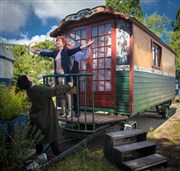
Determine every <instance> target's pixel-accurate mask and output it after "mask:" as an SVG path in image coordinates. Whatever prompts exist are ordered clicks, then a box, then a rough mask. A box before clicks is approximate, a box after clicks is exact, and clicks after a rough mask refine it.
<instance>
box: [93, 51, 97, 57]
mask: <svg viewBox="0 0 180 171" xmlns="http://www.w3.org/2000/svg"><path fill="white" fill-rule="evenodd" d="M92 52H93V58H97V49H93V51H92Z"/></svg>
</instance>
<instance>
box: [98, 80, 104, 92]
mask: <svg viewBox="0 0 180 171" xmlns="http://www.w3.org/2000/svg"><path fill="white" fill-rule="evenodd" d="M98 90H99V91H104V81H99V82H98Z"/></svg>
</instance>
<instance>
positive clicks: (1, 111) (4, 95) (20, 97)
mask: <svg viewBox="0 0 180 171" xmlns="http://www.w3.org/2000/svg"><path fill="white" fill-rule="evenodd" d="M26 99H27V95H26V93H25V92H16V88H15V87H14V86H11V87H7V86H5V85H4V84H0V120H12V119H13V118H15V117H17V116H19V115H20V114H22V113H25V111H26V108H27V106H28V103H27V101H26Z"/></svg>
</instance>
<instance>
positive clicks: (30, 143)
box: [0, 124, 43, 171]
mask: <svg viewBox="0 0 180 171" xmlns="http://www.w3.org/2000/svg"><path fill="white" fill-rule="evenodd" d="M1 129H2V128H1ZM42 139H43V135H42V133H41V131H37V129H36V128H35V127H33V128H32V127H31V126H30V125H29V124H25V125H24V129H23V131H22V129H18V127H17V128H16V129H15V132H14V134H13V135H12V136H11V135H9V134H8V132H6V130H4V131H3V130H1V131H0V154H1V155H0V166H1V171H6V170H8V171H14V170H18V171H21V170H24V169H25V164H26V161H27V160H28V159H29V157H31V156H32V155H33V154H35V145H36V144H37V143H38V142H39V141H41V140H42Z"/></svg>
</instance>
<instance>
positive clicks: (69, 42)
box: [67, 41, 75, 49]
mask: <svg viewBox="0 0 180 171" xmlns="http://www.w3.org/2000/svg"><path fill="white" fill-rule="evenodd" d="M67 47H68V48H69V49H73V48H75V44H74V43H73V42H71V41H68V43H67Z"/></svg>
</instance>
